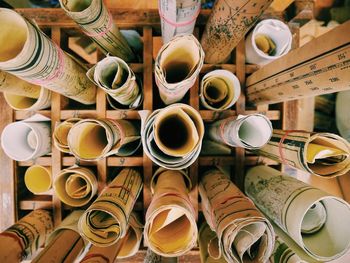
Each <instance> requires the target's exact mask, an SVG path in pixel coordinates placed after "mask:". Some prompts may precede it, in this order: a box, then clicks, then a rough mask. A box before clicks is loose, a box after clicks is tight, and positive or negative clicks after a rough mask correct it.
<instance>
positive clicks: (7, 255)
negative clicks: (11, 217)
mask: <svg viewBox="0 0 350 263" xmlns="http://www.w3.org/2000/svg"><path fill="white" fill-rule="evenodd" d="M52 230H53V222H52V218H51V213H50V212H48V211H45V210H34V211H32V212H30V213H29V214H28V215H26V216H25V217H23V218H21V219H20V220H19V221H17V223H15V224H14V225H12V226H11V227H9V228H8V229H6V230H5V231H3V232H2V233H0V262H11V263H15V262H20V261H21V260H22V259H24V258H26V257H29V256H31V255H32V254H33V253H34V252H35V251H37V250H38V248H39V247H40V246H42V245H44V243H45V240H46V238H47V237H48V235H49V234H50V233H51V231H52Z"/></svg>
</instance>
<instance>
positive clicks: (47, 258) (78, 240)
mask: <svg viewBox="0 0 350 263" xmlns="http://www.w3.org/2000/svg"><path fill="white" fill-rule="evenodd" d="M83 212H84V211H83V210H75V211H73V212H71V213H70V214H69V215H68V216H67V217H66V218H65V219H64V220H63V221H62V222H61V224H60V225H59V226H58V227H57V228H56V229H55V230H54V231H53V232H52V234H51V235H50V236H49V238H48V240H47V242H46V246H45V248H44V249H43V250H42V251H41V252H40V253H39V255H38V256H36V257H35V258H34V260H33V261H32V262H33V263H39V262H40V263H46V262H53V263H60V262H75V260H76V259H77V257H78V256H79V255H80V254H81V253H82V252H83V251H84V248H85V247H86V246H87V245H88V243H87V242H86V241H84V240H83V238H82V237H81V236H80V234H79V231H78V220H79V218H80V216H81V215H82V214H83Z"/></svg>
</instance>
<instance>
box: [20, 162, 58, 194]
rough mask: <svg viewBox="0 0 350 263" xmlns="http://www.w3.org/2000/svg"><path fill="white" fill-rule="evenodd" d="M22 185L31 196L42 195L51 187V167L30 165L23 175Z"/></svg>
mask: <svg viewBox="0 0 350 263" xmlns="http://www.w3.org/2000/svg"><path fill="white" fill-rule="evenodd" d="M24 183H25V185H26V187H27V188H28V190H29V191H31V192H32V193H33V194H42V193H45V192H47V191H49V190H50V188H51V185H52V175H51V167H50V168H49V167H44V166H41V165H32V166H31V167H29V168H28V169H27V170H26V172H25V174H24Z"/></svg>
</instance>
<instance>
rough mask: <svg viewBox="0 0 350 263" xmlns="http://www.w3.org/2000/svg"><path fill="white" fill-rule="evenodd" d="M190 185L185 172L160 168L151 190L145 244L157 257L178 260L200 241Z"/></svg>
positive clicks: (152, 182)
mask: <svg viewBox="0 0 350 263" xmlns="http://www.w3.org/2000/svg"><path fill="white" fill-rule="evenodd" d="M185 179H186V181H187V182H191V180H190V179H189V178H188V176H187V175H186V174H185V173H184V172H183V171H171V170H166V169H163V168H160V169H159V170H157V172H156V173H155V174H154V176H153V178H152V181H151V187H152V192H154V195H153V197H152V201H151V204H150V206H149V207H148V209H147V212H146V223H145V232H144V237H145V242H146V243H147V244H148V246H149V248H150V249H151V250H153V251H154V252H155V253H156V254H158V255H161V256H164V257H178V256H181V255H184V254H186V253H187V252H188V251H190V250H191V249H192V248H193V247H194V246H195V245H196V240H197V225H196V219H195V211H194V208H193V206H192V204H191V201H190V198H189V195H188V192H189V191H190V189H191V188H190V187H191V185H190V184H189V183H187V186H186V181H185Z"/></svg>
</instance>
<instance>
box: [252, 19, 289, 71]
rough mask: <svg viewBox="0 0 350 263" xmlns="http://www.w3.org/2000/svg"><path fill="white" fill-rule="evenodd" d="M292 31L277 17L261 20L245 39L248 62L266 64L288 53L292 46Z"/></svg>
mask: <svg viewBox="0 0 350 263" xmlns="http://www.w3.org/2000/svg"><path fill="white" fill-rule="evenodd" d="M292 40H293V37H292V33H291V32H290V30H289V28H288V26H287V25H286V24H285V23H283V22H282V21H280V20H277V19H266V20H263V21H261V22H259V23H258V24H257V25H256V26H255V28H254V29H253V31H252V32H250V33H249V35H248V36H247V38H246V40H245V53H246V60H247V62H248V63H252V64H258V65H265V64H268V63H269V62H271V61H272V60H275V59H277V58H280V57H281V56H283V55H285V54H287V53H288V52H289V50H290V49H291V47H292Z"/></svg>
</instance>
